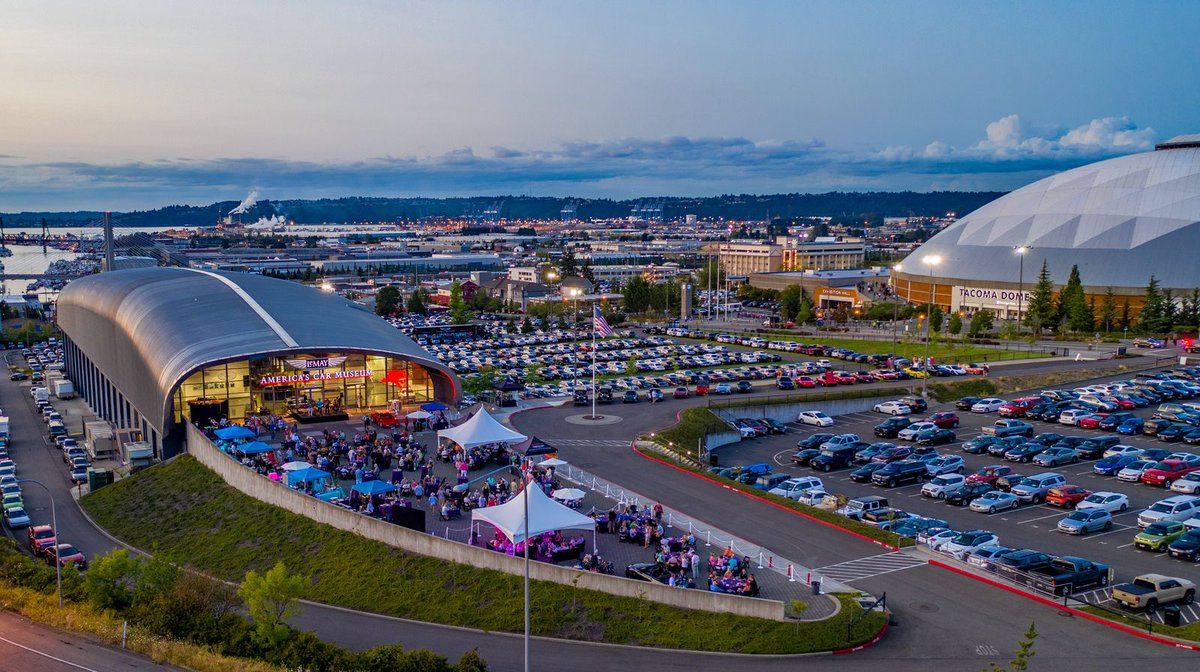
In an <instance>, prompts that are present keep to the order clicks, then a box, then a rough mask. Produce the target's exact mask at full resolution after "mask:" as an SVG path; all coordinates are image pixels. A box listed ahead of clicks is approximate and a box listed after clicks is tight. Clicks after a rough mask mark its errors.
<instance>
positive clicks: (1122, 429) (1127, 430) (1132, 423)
mask: <svg viewBox="0 0 1200 672" xmlns="http://www.w3.org/2000/svg"><path fill="white" fill-rule="evenodd" d="M1145 424H1146V421H1145V420H1142V419H1141V418H1129V419H1128V420H1126V421H1125V422H1122V423H1121V424H1120V425H1117V433H1118V434H1126V435H1134V434H1141V433H1142V427H1143V426H1145Z"/></svg>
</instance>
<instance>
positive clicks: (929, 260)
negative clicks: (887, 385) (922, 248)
mask: <svg viewBox="0 0 1200 672" xmlns="http://www.w3.org/2000/svg"><path fill="white" fill-rule="evenodd" d="M921 261H923V262H925V264H926V265H927V266H929V312H928V313H927V314H926V315H925V361H924V363H922V364H921V372H922V373H924V374H925V375H924V377H922V378H921V396H922V397H926V398H928V397H929V341H931V340H933V334H932V331H933V330H932V328H931V327H932V325H933V302H934V301H936V300H937V289H936V287H934V285H933V267H934V266H937V265H938V264H940V263H942V258H941V257H940V256H938V255H936V254H931V255H929V256H927V257H925V258H924V259H922V260H921Z"/></svg>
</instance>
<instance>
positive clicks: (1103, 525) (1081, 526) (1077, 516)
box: [1058, 509, 1113, 535]
mask: <svg viewBox="0 0 1200 672" xmlns="http://www.w3.org/2000/svg"><path fill="white" fill-rule="evenodd" d="M1112 524H1113V523H1112V514H1111V513H1109V512H1108V511H1105V510H1104V509H1077V510H1075V511H1072V512H1071V513H1070V514H1068V515H1067V517H1066V518H1063V519H1062V520H1060V521H1058V531H1059V532H1065V533H1067V534H1079V535H1084V534H1087V533H1089V532H1096V531H1097V530H1104V531H1107V530H1110V529H1112Z"/></svg>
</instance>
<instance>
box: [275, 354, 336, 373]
mask: <svg viewBox="0 0 1200 672" xmlns="http://www.w3.org/2000/svg"><path fill="white" fill-rule="evenodd" d="M346 359H347V358H346V357H321V358H317V359H285V360H283V361H285V362H287V363H288V366H290V367H292V368H293V369H300V370H302V371H307V370H310V369H328V368H329V367H332V366H341V365H342V364H344V363H345V361H346Z"/></svg>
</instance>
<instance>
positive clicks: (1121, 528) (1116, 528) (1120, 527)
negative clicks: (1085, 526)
mask: <svg viewBox="0 0 1200 672" xmlns="http://www.w3.org/2000/svg"><path fill="white" fill-rule="evenodd" d="M1131 529H1133V528H1132V527H1131V526H1129V525H1114V526H1113V528H1112V529H1111V530H1109V531H1107V532H1100V533H1092V534H1087V535H1083V536H1081V537H1080V540H1081V541H1088V540H1090V539H1098V538H1100V537H1103V536H1105V535H1109V534H1114V533H1116V532H1124V531H1125V530H1131ZM1100 543H1104V542H1100Z"/></svg>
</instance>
